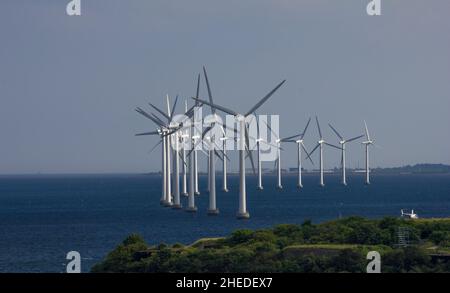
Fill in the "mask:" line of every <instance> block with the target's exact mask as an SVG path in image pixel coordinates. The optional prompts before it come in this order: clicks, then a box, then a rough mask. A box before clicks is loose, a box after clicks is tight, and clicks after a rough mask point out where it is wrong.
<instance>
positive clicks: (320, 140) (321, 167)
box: [308, 116, 341, 186]
mask: <svg viewBox="0 0 450 293" xmlns="http://www.w3.org/2000/svg"><path fill="white" fill-rule="evenodd" d="M316 124H317V130H318V131H319V141H318V142H317V145H316V146H315V147H314V149H313V150H312V151H311V152H310V153H309V154H308V156H309V157H311V155H312V154H313V153H314V152H315V150H316V149H317V148H320V155H319V165H320V186H325V183H324V180H323V145H324V144H325V145H328V146H331V147H333V148H336V149H338V150H340V149H341V148H340V147H338V146H335V145H332V144H330V143H327V142H326V141H325V140H324V139H323V136H322V131H321V130H320V124H319V118H317V116H316Z"/></svg>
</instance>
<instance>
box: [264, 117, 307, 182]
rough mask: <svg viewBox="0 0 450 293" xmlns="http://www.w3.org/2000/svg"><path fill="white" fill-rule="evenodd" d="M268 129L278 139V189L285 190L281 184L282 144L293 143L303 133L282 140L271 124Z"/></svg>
mask: <svg viewBox="0 0 450 293" xmlns="http://www.w3.org/2000/svg"><path fill="white" fill-rule="evenodd" d="M266 125H267V127H268V128H269V130H270V132H272V135H274V136H275V137H276V140H275V142H276V144H277V159H276V161H275V165H276V166H277V188H278V189H283V185H282V183H281V150H282V149H281V143H282V142H288V141H291V140H292V139H294V138H297V137H299V136H301V135H302V133H299V134H296V135H292V136H289V137H285V138H280V137H278V136H277V134H276V133H275V132H274V131H273V130H272V128H271V127H270V126H269V124H267V123H266Z"/></svg>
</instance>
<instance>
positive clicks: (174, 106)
mask: <svg viewBox="0 0 450 293" xmlns="http://www.w3.org/2000/svg"><path fill="white" fill-rule="evenodd" d="M177 102H178V95H177V96H176V97H175V103H173V107H172V111H171V112H170V117H171V118H172V117H173V113H174V112H175V108H176V107H177Z"/></svg>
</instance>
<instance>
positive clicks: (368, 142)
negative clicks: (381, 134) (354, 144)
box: [362, 121, 373, 185]
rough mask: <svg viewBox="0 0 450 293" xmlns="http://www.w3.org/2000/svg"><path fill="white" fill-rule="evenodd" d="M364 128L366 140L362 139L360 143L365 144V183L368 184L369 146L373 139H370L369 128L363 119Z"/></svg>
mask: <svg viewBox="0 0 450 293" xmlns="http://www.w3.org/2000/svg"><path fill="white" fill-rule="evenodd" d="M364 128H365V132H366V141H363V142H362V144H364V145H365V146H366V184H367V185H369V184H370V168H369V146H371V145H372V144H373V140H372V139H370V134H369V129H368V128H367V124H366V121H364Z"/></svg>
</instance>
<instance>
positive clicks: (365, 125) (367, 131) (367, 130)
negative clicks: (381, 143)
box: [364, 120, 370, 141]
mask: <svg viewBox="0 0 450 293" xmlns="http://www.w3.org/2000/svg"><path fill="white" fill-rule="evenodd" d="M364 127H365V130H366V137H367V140H368V141H370V135H369V129H368V128H367V123H366V120H364Z"/></svg>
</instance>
